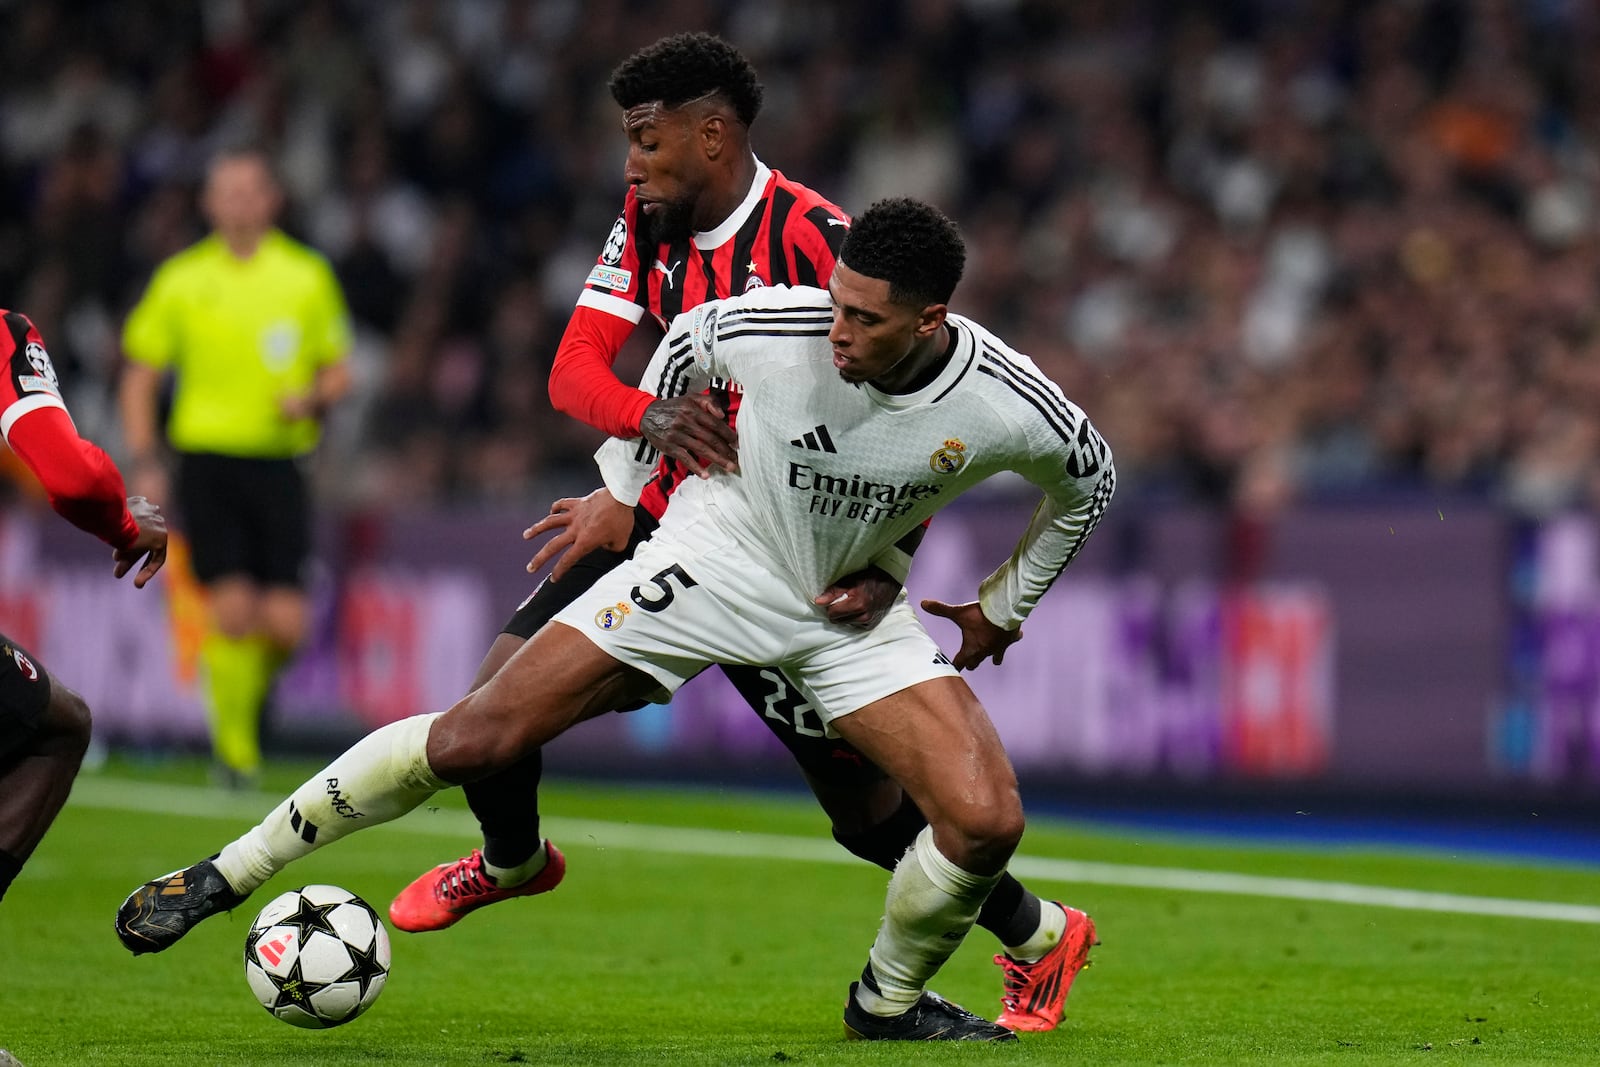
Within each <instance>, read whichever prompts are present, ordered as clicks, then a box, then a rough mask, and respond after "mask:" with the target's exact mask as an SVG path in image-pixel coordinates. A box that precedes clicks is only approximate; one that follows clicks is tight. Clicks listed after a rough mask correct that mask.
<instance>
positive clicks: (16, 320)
mask: <svg viewBox="0 0 1600 1067" xmlns="http://www.w3.org/2000/svg"><path fill="white" fill-rule="evenodd" d="M5 317H6V332H7V333H9V334H10V335H11V351H10V352H7V353H5V355H6V356H10V355H12V354H14V353H17V352H21V351H24V350H25V349H26V348H27V347H28V330H29V328H30V327H31V326H32V325H33V324H32V323H30V322H29V321H28V316H26V315H24V314H23V313H22V312H20V311H8V312H6V316H5Z"/></svg>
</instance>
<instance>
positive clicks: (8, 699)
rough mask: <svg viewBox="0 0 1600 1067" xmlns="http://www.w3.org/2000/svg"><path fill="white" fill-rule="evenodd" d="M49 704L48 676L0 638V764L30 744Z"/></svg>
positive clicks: (31, 658)
mask: <svg viewBox="0 0 1600 1067" xmlns="http://www.w3.org/2000/svg"><path fill="white" fill-rule="evenodd" d="M49 704H50V675H48V674H46V673H45V669H44V668H43V667H42V666H40V665H39V661H38V660H37V659H35V658H34V656H33V654H32V653H30V652H28V651H26V650H25V649H23V648H22V647H21V646H19V645H18V644H17V643H16V642H14V641H12V640H11V639H10V638H9V637H7V636H6V635H5V634H0V761H3V760H5V759H8V758H9V757H10V756H11V754H12V753H13V752H15V751H17V750H18V749H20V748H21V747H22V746H24V745H26V744H27V743H28V742H29V741H30V740H32V738H33V736H34V734H35V733H37V732H38V730H39V723H40V722H41V721H43V719H44V713H45V709H46V708H47V707H48V706H49Z"/></svg>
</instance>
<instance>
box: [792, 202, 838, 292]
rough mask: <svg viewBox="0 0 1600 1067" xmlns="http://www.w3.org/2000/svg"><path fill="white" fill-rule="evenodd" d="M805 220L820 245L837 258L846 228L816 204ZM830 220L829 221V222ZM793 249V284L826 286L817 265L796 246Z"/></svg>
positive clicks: (832, 214)
mask: <svg viewBox="0 0 1600 1067" xmlns="http://www.w3.org/2000/svg"><path fill="white" fill-rule="evenodd" d="M805 220H806V221H807V222H809V223H810V224H811V225H812V227H813V228H814V229H816V231H817V235H818V236H819V237H821V238H822V243H823V244H825V245H827V246H828V250H829V251H831V252H832V253H833V258H834V259H838V258H839V249H840V247H841V246H842V245H843V244H844V235H845V231H846V229H847V228H848V227H846V226H843V225H841V223H840V219H839V217H838V216H837V215H835V214H834V213H833V212H831V211H829V210H828V209H827V208H825V207H823V206H822V205H821V204H818V205H817V206H816V207H814V208H812V209H811V210H810V211H807V212H806V214H805ZM830 220H831V221H830ZM793 247H794V269H795V279H794V280H795V284H797V285H814V286H816V287H818V288H821V287H822V286H824V285H826V284H827V279H825V278H823V277H822V272H821V271H820V270H818V269H817V264H816V263H814V262H812V260H811V258H810V257H809V256H807V255H806V254H805V253H804V252H802V251H801V250H800V246H799V245H798V244H795V245H793Z"/></svg>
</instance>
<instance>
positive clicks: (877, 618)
mask: <svg viewBox="0 0 1600 1067" xmlns="http://www.w3.org/2000/svg"><path fill="white" fill-rule="evenodd" d="M899 595H900V583H899V582H897V581H895V579H894V576H893V575H891V574H889V572H887V571H884V570H880V569H878V568H877V567H868V568H866V569H865V570H859V571H856V572H855V573H854V574H847V575H845V576H844V577H843V578H840V579H839V580H838V581H837V582H834V583H833V584H832V585H830V586H828V588H826V589H824V590H823V591H822V593H821V594H820V595H818V596H816V597H813V598H812V600H811V602H812V603H813V604H816V605H817V606H818V607H822V608H826V609H827V611H828V621H829V622H836V623H839V624H840V625H842V626H852V627H854V628H856V629H857V630H870V629H872V628H873V627H874V626H876V625H878V624H879V623H880V622H882V621H883V617H884V616H885V615H887V614H889V609H890V608H892V607H894V602H895V598H896V597H898V596H899Z"/></svg>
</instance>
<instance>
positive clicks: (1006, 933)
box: [978, 872, 1040, 945]
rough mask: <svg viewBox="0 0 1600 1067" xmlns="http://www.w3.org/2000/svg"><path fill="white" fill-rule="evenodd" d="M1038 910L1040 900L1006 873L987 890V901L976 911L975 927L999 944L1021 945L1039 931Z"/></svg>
mask: <svg viewBox="0 0 1600 1067" xmlns="http://www.w3.org/2000/svg"><path fill="white" fill-rule="evenodd" d="M1039 908H1040V903H1039V898H1038V897H1036V896H1034V895H1033V894H1032V893H1030V892H1028V890H1027V887H1025V886H1024V885H1023V884H1022V883H1021V882H1019V881H1017V880H1016V879H1015V878H1013V877H1011V875H1010V873H1009V872H1008V873H1006V874H1002V875H1001V876H1000V881H999V882H997V883H995V887H994V888H993V889H992V890H990V891H989V899H988V900H986V901H984V902H983V910H982V911H980V912H978V925H979V926H981V927H983V928H984V929H985V930H987V931H989V932H990V933H991V934H993V935H994V936H995V937H997V938H999V939H1000V943H1001V944H1002V945H1020V944H1022V943H1023V942H1024V941H1026V940H1028V938H1030V937H1032V936H1033V935H1034V933H1035V932H1036V931H1037V930H1038V929H1039Z"/></svg>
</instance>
